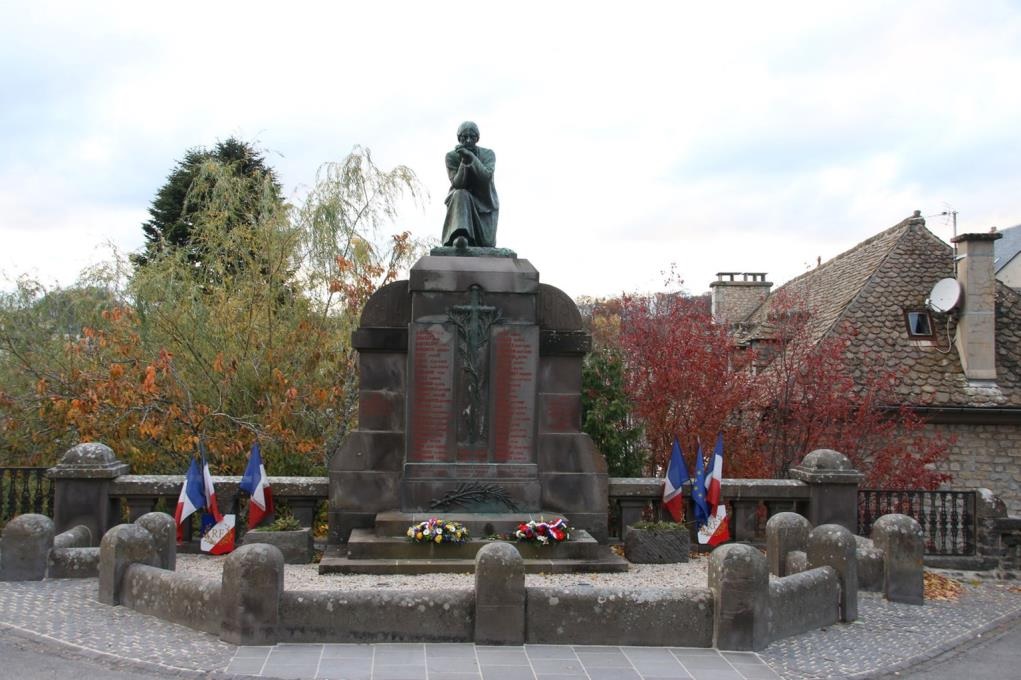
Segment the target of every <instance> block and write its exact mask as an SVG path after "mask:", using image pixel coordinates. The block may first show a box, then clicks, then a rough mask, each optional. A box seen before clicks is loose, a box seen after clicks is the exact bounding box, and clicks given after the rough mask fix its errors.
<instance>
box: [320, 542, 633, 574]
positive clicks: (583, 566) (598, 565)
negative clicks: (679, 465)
mask: <svg viewBox="0 0 1021 680" xmlns="http://www.w3.org/2000/svg"><path fill="white" fill-rule="evenodd" d="M604 549H605V550H606V553H605V554H604V555H603V556H601V557H599V558H597V559H584V560H571V559H526V560H525V561H524V562H525V564H524V567H525V573H526V574H578V573H586V572H587V573H619V572H624V571H627V570H628V562H627V560H625V559H624V558H622V557H618V556H617V555H615V554H613V553H612V552H611V551H610V550H609V548H605V546H604ZM474 572H475V560H474V559H433V560H430V559H361V560H354V559H351V558H350V557H347V556H346V555H345V554H344V546H336V545H333V546H330V547H328V548H327V549H326V553H325V554H324V555H323V559H322V561H321V562H320V563H319V573H320V574H471V573H474Z"/></svg>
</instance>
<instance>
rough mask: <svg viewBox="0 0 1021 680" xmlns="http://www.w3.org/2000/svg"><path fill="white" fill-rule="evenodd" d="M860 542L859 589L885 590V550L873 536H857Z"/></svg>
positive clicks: (875, 591)
mask: <svg viewBox="0 0 1021 680" xmlns="http://www.w3.org/2000/svg"><path fill="white" fill-rule="evenodd" d="M854 540H855V542H856V543H857V544H858V550H857V553H858V590H865V591H868V592H872V593H881V592H883V551H882V550H880V549H879V548H877V547H876V544H875V542H874V541H873V540H872V539H871V538H865V537H864V536H855V537H854Z"/></svg>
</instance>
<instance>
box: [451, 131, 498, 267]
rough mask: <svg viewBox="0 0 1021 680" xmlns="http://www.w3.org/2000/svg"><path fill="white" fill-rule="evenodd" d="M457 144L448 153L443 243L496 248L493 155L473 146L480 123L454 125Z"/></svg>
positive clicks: (486, 150) (476, 139)
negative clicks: (448, 182)
mask: <svg viewBox="0 0 1021 680" xmlns="http://www.w3.org/2000/svg"><path fill="white" fill-rule="evenodd" d="M457 141H458V145H457V146H456V147H454V150H453V151H450V152H448V153H447V157H446V164H447V176H448V177H450V191H449V192H448V193H447V199H446V200H445V201H444V203H446V205H447V218H446V220H444V222H443V245H445V246H454V247H457V248H464V247H466V246H480V247H485V248H494V247H496V220H497V217H498V216H499V214H500V203H499V200H498V199H497V197H496V185H494V184H493V172H494V171H495V170H496V154H495V153H493V152H492V150H490V149H483V148H482V147H481V146H476V143H477V142H478V141H479V126H478V125H476V124H475V123H473V122H471V121H466V122H464V123H461V125H460V126H458V128H457Z"/></svg>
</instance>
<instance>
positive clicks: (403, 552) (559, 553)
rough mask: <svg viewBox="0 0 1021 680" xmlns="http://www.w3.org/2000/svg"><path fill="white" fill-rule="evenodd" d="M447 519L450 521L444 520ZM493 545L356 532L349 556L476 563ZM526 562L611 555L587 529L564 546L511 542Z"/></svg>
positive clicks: (561, 544)
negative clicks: (486, 547) (479, 554)
mask: <svg viewBox="0 0 1021 680" xmlns="http://www.w3.org/2000/svg"><path fill="white" fill-rule="evenodd" d="M444 519H446V517H444ZM489 543H492V541H487V540H485V539H478V538H476V539H472V540H470V541H468V542H467V543H460V544H450V543H444V544H441V545H437V544H435V543H425V544H419V543H413V542H412V541H410V540H408V538H407V536H377V535H376V534H375V533H373V531H372V530H371V529H354V530H352V531H351V538H350V539H348V542H347V556H348V557H349V558H350V559H353V560H365V559H395V560H403V559H417V560H421V559H425V560H445V559H467V560H473V559H475V554H476V553H477V552H478V551H479V550H480V549H482V546H484V545H487V544H489ZM510 543H511V545H513V546H514V547H515V548H517V549H518V552H519V553H521V556H522V557H524V558H525V559H535V560H562V559H576V560H577V559H582V560H592V559H599V558H600V557H601V556H602V555H603V554H605V553H606V552H607V549H606V547H605V546H601V545H599V543H598V542H596V540H595V539H594V538H592V536H590V535H589V533H588V532H587V531H585V530H584V529H576V530H574V531H572V532H571V538H570V540H567V541H564V542H563V543H556V544H549V545H537V544H535V543H519V542H516V541H512V542H510Z"/></svg>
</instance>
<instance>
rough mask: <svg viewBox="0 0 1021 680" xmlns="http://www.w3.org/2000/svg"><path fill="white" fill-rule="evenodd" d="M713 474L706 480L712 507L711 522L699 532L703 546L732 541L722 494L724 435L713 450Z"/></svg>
mask: <svg viewBox="0 0 1021 680" xmlns="http://www.w3.org/2000/svg"><path fill="white" fill-rule="evenodd" d="M711 465H712V474H710V475H709V477H708V478H707V479H706V480H705V489H706V499H707V501H708V503H709V506H710V507H711V509H712V511H711V513H710V517H709V521H708V522H706V525H705V526H704V527H702V528H701V529H699V531H698V542H699V543H701V544H702V545H719V544H720V543H723V542H725V541H729V540H730V519H729V518H728V517H727V505H726V504H725V503H724V502H723V499H722V498H721V496H720V494H721V491H722V488H723V433H722V432H721V433H720V434H718V435H716V446H715V447H714V449H713V459H712V464H711Z"/></svg>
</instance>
